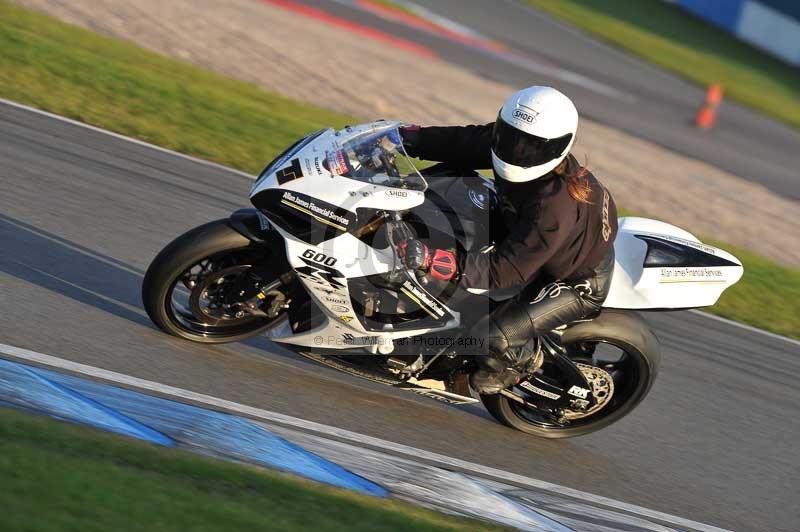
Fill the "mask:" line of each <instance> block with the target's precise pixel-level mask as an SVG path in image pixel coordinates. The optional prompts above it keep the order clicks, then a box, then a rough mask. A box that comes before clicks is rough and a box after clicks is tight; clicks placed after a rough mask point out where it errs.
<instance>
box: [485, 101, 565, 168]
mask: <svg viewBox="0 0 800 532" xmlns="http://www.w3.org/2000/svg"><path fill="white" fill-rule="evenodd" d="M577 130H578V110H577V109H575V104H573V103H572V100H570V99H569V98H567V97H566V96H564V94H562V93H561V92H559V91H557V90H556V89H553V88H552V87H539V86H534V87H528V88H527V89H523V90H521V91H519V92H516V93H514V94H512V95H511V97H510V98H509V99H508V100H506V103H505V104H503V107H502V108H501V109H500V113H499V114H498V115H497V121H496V122H495V124H494V130H493V132H492V162H493V164H494V171H495V173H496V175H497V176H498V177H499V178H501V179H505V180H506V181H509V182H511V183H524V182H526V181H532V180H534V179H538V178H540V177H542V176H543V175H545V174H547V173H548V172H551V171H552V170H553V169H554V168H555V167H556V166H558V165H559V164H560V163H561V161H563V160H564V158H565V157H566V156H567V154H568V153H569V150H570V149H571V148H572V144H573V143H574V142H575V133H576V131H577Z"/></svg>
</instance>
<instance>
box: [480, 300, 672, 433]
mask: <svg viewBox="0 0 800 532" xmlns="http://www.w3.org/2000/svg"><path fill="white" fill-rule="evenodd" d="M561 344H562V346H563V347H564V348H565V349H566V351H567V353H569V354H570V356H571V357H572V358H573V360H574V361H575V362H576V363H577V365H578V367H579V369H580V370H581V371H582V372H583V373H584V375H585V376H586V377H587V380H588V381H589V383H590V385H591V386H592V389H593V392H594V394H595V397H597V398H598V406H597V407H595V408H592V409H590V410H589V411H586V412H577V411H570V410H562V411H552V410H546V409H539V408H535V407H533V406H532V404H531V403H533V402H535V396H534V395H533V394H531V393H530V392H528V391H526V390H525V389H524V388H522V387H515V388H514V389H513V390H512V392H513V394H514V395H515V396H517V397H522V398H525V399H526V402H525V403H524V404H523V403H521V402H520V401H518V400H515V399H514V398H511V397H508V396H507V395H502V394H492V395H482V396H481V401H482V402H483V404H484V406H485V407H486V409H487V410H488V411H489V413H490V414H492V416H494V417H495V418H496V419H497V420H498V421H500V422H501V423H503V424H504V425H507V426H509V427H512V428H515V429H517V430H521V431H522V432H527V433H528V434H533V435H535V436H539V437H542V438H570V437H573V436H582V435H584V434H589V433H590V432H594V431H596V430H599V429H602V428H604V427H607V426H608V425H610V424H612V423H614V422H615V421H618V420H620V419H622V418H623V417H624V416H625V415H627V414H628V413H630V412H631V410H633V409H634V407H635V406H636V405H637V404H639V402H640V401H641V400H642V399H644V397H645V395H647V392H648V391H650V387H651V386H652V385H653V382H654V381H655V378H656V374H657V372H658V366H659V363H660V361H661V354H660V348H659V343H658V339H657V338H656V337H655V335H654V334H653V332H652V331H651V330H650V328H649V327H648V325H647V323H646V322H645V321H644V320H643V319H642V318H641V317H640V316H639V315H637V314H633V313H630V312H622V311H614V310H605V311H603V313H602V314H601V315H600V316H599V317H598V318H597V319H595V320H592V321H589V322H582V323H578V324H576V325H573V326H572V327H570V328H568V329H567V330H566V331H565V332H564V334H563V336H562V337H561ZM527 399H530V401H527Z"/></svg>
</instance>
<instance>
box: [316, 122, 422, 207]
mask: <svg viewBox="0 0 800 532" xmlns="http://www.w3.org/2000/svg"><path fill="white" fill-rule="evenodd" d="M323 165H324V166H325V168H326V169H327V170H328V171H329V172H331V173H332V174H334V175H339V176H342V177H347V178H349V179H354V180H356V181H361V182H364V183H370V184H372V185H381V186H384V187H392V188H400V189H405V190H416V191H420V192H424V191H425V189H426V188H427V187H428V184H427V183H426V182H425V179H424V178H423V177H422V176H421V175H420V173H419V171H418V170H417V168H416V167H415V166H414V163H412V162H411V159H410V158H409V157H408V155H407V154H406V153H405V149H404V148H403V138H402V137H401V136H400V131H399V129H398V128H397V123H390V124H386V125H385V126H378V127H375V128H371V129H369V130H367V131H364V132H363V133H361V134H359V135H355V136H353V137H351V138H350V139H348V140H347V141H345V142H344V143H343V144H342V146H341V148H340V149H337V150H335V151H329V152H326V154H325V162H324V163H323Z"/></svg>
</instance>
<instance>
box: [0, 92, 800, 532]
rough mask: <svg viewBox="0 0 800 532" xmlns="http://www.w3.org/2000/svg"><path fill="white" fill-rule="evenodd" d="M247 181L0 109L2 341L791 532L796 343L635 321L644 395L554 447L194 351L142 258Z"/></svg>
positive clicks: (798, 469)
mask: <svg viewBox="0 0 800 532" xmlns="http://www.w3.org/2000/svg"><path fill="white" fill-rule="evenodd" d="M250 185H251V181H250V179H249V178H248V177H247V176H245V175H243V174H240V173H237V172H232V171H228V170H225V169H222V168H221V167H216V166H214V165H210V164H201V163H199V162H196V161H193V160H190V159H188V158H184V157H179V156H177V155H175V154H171V153H168V152H164V151H159V150H156V149H153V148H151V147H147V146H143V145H140V144H135V143H132V142H129V141H126V140H124V139H120V138H115V137H113V136H109V135H107V134H104V133H101V132H97V131H92V130H90V129H87V128H83V127H80V126H77V125H72V124H69V123H66V122H63V121H58V120H54V119H52V118H49V117H46V116H43V115H41V114H36V113H33V112H30V111H27V110H24V109H20V108H15V107H11V106H9V105H6V104H3V103H0V301H2V302H3V312H2V313H0V342H2V343H4V344H9V345H14V346H18V347H21V348H25V349H32V350H36V351H40V352H43V353H49V354H52V355H55V356H59V357H62V358H66V359H69V360H72V361H75V362H80V363H84V364H89V365H92V366H97V367H100V368H104V369H108V370H111V371H116V372H120V373H125V374H128V375H132V376H134V377H138V378H142V379H148V380H151V381H156V382H160V383H163V384H166V385H170V386H176V387H180V388H185V389H188V390H192V391H196V392H200V393H204V394H208V395H212V396H215V397H219V398H222V399H226V400H230V401H236V402H238V403H243V404H245V405H250V406H253V407H258V408H265V409H268V410H271V411H276V412H280V413H283V414H287V415H291V416H297V417H299V418H303V419H307V420H311V421H315V422H318V423H324V424H327V425H333V426H336V427H339V428H342V429H346V430H351V431H355V432H359V433H362V434H366V435H369V436H374V437H378V438H382V439H385V440H392V441H394V442H397V443H400V444H405V445H411V446H414V447H417V448H420V449H424V450H427V451H432V452H437V453H441V454H445V455H448V456H451V457H454V458H459V459H463V460H468V461H471V462H474V463H477V464H482V465H486V466H490V467H495V468H499V469H503V470H506V471H510V472H513V473H517V474H520V475H525V476H529V477H532V478H536V479H540V480H544V481H548V482H553V483H556V484H561V485H564V486H568V487H571V488H575V489H579V490H583V491H587V492H590V493H596V494H600V495H604V496H606V497H611V498H614V499H617V500H620V501H624V502H628V503H632V504H637V505H641V506H645V507H648V508H652V509H654V510H659V511H662V512H667V513H670V514H674V515H678V516H681V517H685V518H688V519H692V520H695V521H700V522H703V523H708V524H712V525H716V526H720V527H724V528H730V529H735V530H785V531H790V530H796V529H797V523H800V505H798V503H797V493H799V492H800V480H798V479H800V449H798V446H797V445H796V442H797V441H798V439H799V438H800V423H799V422H798V416H797V411H798V408H800V387H799V386H798V384H797V374H798V373H800V358H798V355H800V347H798V345H800V344H797V343H794V342H789V341H786V340H784V339H780V338H776V337H772V336H768V335H763V334H759V333H754V332H752V331H748V330H746V329H743V328H740V327H736V326H733V325H730V324H727V323H723V322H720V321H717V320H713V319H710V318H707V317H703V316H702V315H697V314H687V313H671V314H649V315H648V316H647V318H648V320H649V321H650V322H651V323H652V325H653V326H654V328H655V330H656V331H657V333H658V335H659V336H660V338H661V340H662V343H663V350H664V360H663V365H662V369H661V373H660V375H659V378H658V381H657V383H656V385H655V387H654V389H653V390H652V392H651V394H650V396H649V397H648V398H647V399H646V400H645V402H644V403H643V404H642V405H641V406H639V407H638V408H637V409H636V410H635V411H634V412H633V413H632V414H631V415H630V416H628V417H627V418H625V419H624V420H622V421H621V422H619V423H617V424H616V425H614V426H612V427H610V428H608V429H605V430H603V431H601V432H599V433H596V434H594V435H590V436H587V437H583V438H579V439H572V440H566V441H557V442H553V441H542V440H537V439H535V438H533V437H530V436H526V435H524V434H522V433H518V432H515V431H513V430H510V429H507V428H505V427H503V426H501V425H499V424H497V423H496V422H494V421H493V420H492V419H491V418H489V417H488V415H487V414H486V413H485V411H484V410H483V409H482V407H480V406H477V405H470V406H468V407H458V408H456V407H448V406H446V405H442V404H439V403H437V402H435V401H432V400H430V399H426V398H423V397H417V396H414V395H412V394H409V393H407V392H402V391H400V390H394V389H391V388H388V387H385V386H382V385H380V384H376V383H372V382H369V381H364V380H360V379H357V378H355V377H351V376H349V375H345V374H342V373H339V372H336V371H334V370H331V369H328V368H324V367H320V366H317V365H315V364H313V363H311V362H309V361H307V360H305V359H302V358H298V357H296V356H295V355H292V354H290V353H288V352H287V351H285V350H283V349H281V348H280V347H277V346H276V345H274V344H271V343H270V342H268V341H267V340H265V339H262V338H257V339H254V340H251V341H248V342H246V343H239V344H232V345H226V346H217V347H205V346H202V345H196V344H192V343H189V342H185V341H182V340H178V339H175V338H172V337H169V336H166V335H165V334H163V333H161V332H159V331H158V330H156V329H155V327H154V326H153V325H152V324H151V323H150V322H149V320H148V318H147V317H146V315H145V313H144V311H143V309H142V308H141V302H140V295H139V294H140V285H141V281H142V275H143V272H144V270H145V268H146V266H147V264H148V262H149V261H150V259H151V258H152V257H153V256H154V255H155V254H156V252H157V251H158V250H159V249H160V248H161V247H162V246H163V245H164V244H165V243H166V242H167V241H169V240H171V239H172V238H173V237H174V236H176V235H178V234H179V233H181V232H183V231H185V230H187V229H189V228H191V227H194V226H196V225H198V224H201V223H204V222H206V221H209V220H211V219H215V218H221V217H225V216H227V214H228V213H230V212H231V211H232V210H234V209H236V208H239V207H243V206H247V193H248V190H249V187H250Z"/></svg>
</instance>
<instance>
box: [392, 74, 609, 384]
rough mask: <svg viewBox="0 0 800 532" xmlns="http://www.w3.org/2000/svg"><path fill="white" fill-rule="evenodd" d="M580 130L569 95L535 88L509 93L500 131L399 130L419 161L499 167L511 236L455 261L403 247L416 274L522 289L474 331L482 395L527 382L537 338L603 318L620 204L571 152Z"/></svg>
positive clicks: (444, 253)
mask: <svg viewBox="0 0 800 532" xmlns="http://www.w3.org/2000/svg"><path fill="white" fill-rule="evenodd" d="M577 127H578V111H577V109H576V108H575V105H574V104H573V103H572V101H571V100H570V99H569V98H568V97H567V96H565V95H564V94H562V93H561V92H559V91H557V90H556V89H553V88H551V87H542V86H534V87H529V88H527V89H523V90H521V91H519V92H516V93H515V94H513V95H511V97H509V98H508V100H506V102H505V103H504V104H503V107H502V108H501V109H500V112H499V114H498V116H497V120H496V121H495V122H494V123H493V124H491V123H490V124H486V125H471V126H455V127H424V128H420V127H419V126H406V127H404V128H403V129H402V130H401V132H402V135H403V144H404V147H405V148H406V151H407V152H408V153H409V155H411V156H415V157H419V158H421V159H425V160H431V161H439V162H442V163H445V164H446V165H447V166H448V167H451V168H454V169H459V170H476V169H487V168H492V169H493V170H494V175H495V186H496V188H497V192H498V196H499V199H500V205H501V210H502V219H503V223H504V225H505V229H506V233H505V234H506V236H505V238H504V239H503V240H502V241H501V242H498V243H497V245H496V246H495V247H494V248H493V249H491V250H490V251H489V252H480V251H470V252H469V253H466V254H462V255H461V256H459V257H456V256H455V255H454V254H453V253H452V252H451V251H448V250H441V249H436V250H430V249H428V248H427V246H425V245H424V244H423V243H421V242H420V241H418V240H409V241H406V242H404V243H402V244H401V246H400V248H401V249H400V253H401V256H402V257H403V260H404V262H405V263H406V265H407V266H408V267H410V268H413V269H419V270H422V271H423V272H426V273H427V275H430V276H431V277H433V278H436V279H440V280H445V281H448V280H456V281H457V282H458V283H459V284H460V285H461V286H462V287H463V288H480V289H486V290H493V289H498V288H510V287H514V288H517V289H519V290H520V292H521V293H520V294H519V295H518V296H517V297H515V298H512V299H510V300H507V301H505V302H503V303H502V304H500V305H499V306H498V307H497V308H496V309H494V310H493V311H492V312H491V313H490V314H489V315H487V316H484V317H482V318H481V319H479V320H478V322H477V323H476V324H475V325H474V326H473V328H472V329H473V334H474V335H475V336H477V337H481V338H485V339H486V345H487V348H488V355H481V356H478V357H477V362H478V365H479V367H480V369H479V370H478V371H476V372H474V373H473V374H472V375H471V377H470V381H471V384H472V387H473V388H474V389H476V390H477V391H478V392H480V393H483V394H491V393H499V392H500V391H501V390H503V389H505V388H507V387H509V386H511V385H513V384H516V383H517V382H519V380H520V378H521V377H522V376H523V375H524V373H525V371H526V369H527V368H528V365H529V364H530V363H531V359H532V357H533V352H532V351H531V350H530V349H526V348H525V344H527V343H528V341H529V340H530V339H531V338H533V337H536V336H540V335H543V334H546V333H548V332H550V331H552V330H553V329H555V328H557V327H559V326H561V325H564V324H567V323H569V322H572V321H574V320H578V319H582V318H588V317H592V316H594V315H596V314H597V313H598V312H599V310H600V306H601V304H602V303H603V301H604V300H605V298H606V296H607V295H608V288H609V286H610V284H611V275H612V272H613V269H614V250H613V242H614V237H615V236H616V232H617V212H616V206H615V204H614V200H613V198H612V197H611V194H610V193H609V192H608V190H607V189H606V188H605V187H603V186H602V185H601V184H600V182H599V181H597V179H596V178H595V177H594V176H593V175H592V174H591V172H589V171H588V170H587V169H586V168H585V167H583V166H581V165H580V164H579V163H578V161H577V160H576V159H575V157H573V156H572V155H571V154H570V149H571V147H572V145H573V143H574V142H575V134H576V132H577Z"/></svg>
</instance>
